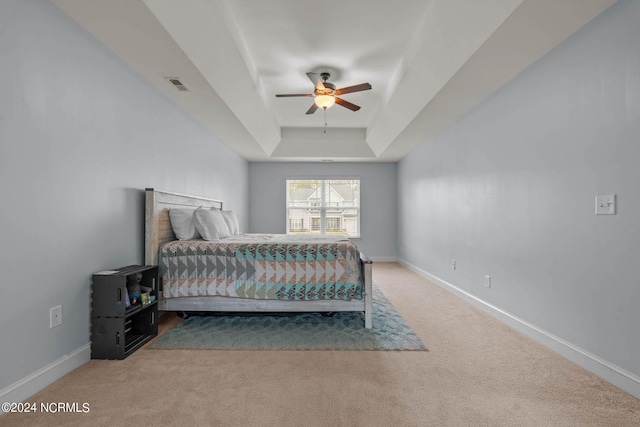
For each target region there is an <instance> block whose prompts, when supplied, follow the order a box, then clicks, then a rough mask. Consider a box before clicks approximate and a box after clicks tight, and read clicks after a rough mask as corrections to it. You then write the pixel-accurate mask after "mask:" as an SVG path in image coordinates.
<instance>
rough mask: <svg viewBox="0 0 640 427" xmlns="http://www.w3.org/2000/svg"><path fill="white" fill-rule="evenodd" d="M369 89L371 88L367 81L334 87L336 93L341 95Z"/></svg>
mask: <svg viewBox="0 0 640 427" xmlns="http://www.w3.org/2000/svg"><path fill="white" fill-rule="evenodd" d="M369 89H371V85H370V84H369V83H360V84H359V85H354V86H347V87H343V88H340V89H336V95H343V94H345V93H352V92H360V91H363V90H369Z"/></svg>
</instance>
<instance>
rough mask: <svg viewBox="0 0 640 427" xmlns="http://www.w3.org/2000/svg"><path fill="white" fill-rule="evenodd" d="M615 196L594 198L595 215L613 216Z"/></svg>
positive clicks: (614, 212)
mask: <svg viewBox="0 0 640 427" xmlns="http://www.w3.org/2000/svg"><path fill="white" fill-rule="evenodd" d="M615 214H616V195H615V194H609V195H606V196H596V215H615Z"/></svg>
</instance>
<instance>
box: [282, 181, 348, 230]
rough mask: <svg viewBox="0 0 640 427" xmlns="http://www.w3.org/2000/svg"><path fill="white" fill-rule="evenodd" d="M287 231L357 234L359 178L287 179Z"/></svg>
mask: <svg viewBox="0 0 640 427" xmlns="http://www.w3.org/2000/svg"><path fill="white" fill-rule="evenodd" d="M287 234H338V235H344V236H349V237H359V236H360V180H359V179H288V180H287Z"/></svg>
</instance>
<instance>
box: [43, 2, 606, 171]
mask: <svg viewBox="0 0 640 427" xmlns="http://www.w3.org/2000/svg"><path fill="white" fill-rule="evenodd" d="M53 2H54V3H55V4H56V5H58V6H59V7H60V8H61V9H62V10H64V11H65V12H66V13H67V14H69V15H70V16H71V17H72V18H73V19H74V20H76V21H77V22H78V23H79V24H80V25H82V26H83V27H84V28H85V29H86V30H88V31H89V32H90V33H91V34H93V35H94V36H95V37H96V38H97V39H98V40H100V41H102V42H103V43H104V44H105V45H106V46H108V47H109V48H110V49H111V50H113V51H114V52H115V53H116V54H118V55H119V56H120V57H122V58H123V59H124V60H125V61H127V62H128V63H129V64H130V65H131V66H132V67H133V68H134V69H136V70H137V71H138V72H139V73H141V74H142V75H143V76H144V77H145V78H146V79H148V80H149V81H150V82H151V83H152V84H154V85H155V86H157V87H158V88H159V89H160V90H161V91H163V92H164V93H165V94H166V95H167V96H168V97H170V98H171V99H173V100H174V101H175V102H176V103H177V104H178V105H180V106H181V107H182V108H183V109H184V110H185V111H187V112H188V113H189V114H191V115H192V116H193V117H194V118H195V119H196V120H198V121H199V122H201V123H202V124H204V125H205V126H207V127H208V128H210V129H211V131H212V132H213V133H214V134H215V135H216V136H217V137H219V138H220V139H221V140H222V141H223V142H224V143H226V144H228V145H229V146H231V147H232V148H233V149H235V150H236V151H237V152H238V153H239V154H240V155H242V156H244V157H245V158H247V159H248V160H251V161H270V160H273V161H287V160H295V161H301V160H302V161H304V160H312V161H317V160H321V159H323V160H326V159H331V160H335V161H396V160H399V159H401V158H402V157H404V156H405V155H406V154H407V153H409V152H410V151H411V150H412V149H414V148H415V147H416V146H417V145H418V144H420V142H422V141H424V140H425V139H426V138H428V137H429V136H430V135H432V134H434V133H435V132H437V131H439V130H440V129H442V128H443V127H444V126H446V125H447V124H449V123H451V122H452V121H453V120H455V118H456V117H459V116H460V115H462V114H464V113H465V112H466V111H468V110H469V109H470V108H471V107H473V106H474V105H476V104H477V103H478V102H479V101H480V100H482V99H483V98H484V97H485V96H487V95H488V94H489V93H491V92H492V91H494V90H495V89H497V88H498V87H500V86H501V85H502V84H504V83H505V82H506V81H508V80H509V79H510V78H512V77H513V76H514V75H516V74H517V73H518V72H520V71H522V70H523V69H524V68H526V67H527V66H528V65H530V64H531V63H532V62H534V61H535V60H536V59H538V58H539V57H540V56H542V55H543V54H544V53H545V52H547V51H548V50H550V49H551V48H553V47H554V46H556V45H557V44H558V43H560V42H561V41H562V40H564V39H565V38H566V37H568V36H569V35H571V34H572V33H574V32H575V31H576V30H578V29H579V28H580V27H582V26H583V25H584V24H586V23H587V22H589V21H590V20H591V19H593V18H594V17H595V16H597V15H598V14H600V13H601V12H602V11H603V10H605V9H606V8H607V7H609V6H610V5H611V4H613V3H614V0H563V1H557V0H483V1H468V0H403V1H402V2H390V1H371V0H340V1H338V0H325V1H323V2H318V1H310V0H270V1H260V2H258V1H255V0H185V1H175V0H110V1H104V0H53ZM400 6H401V7H400ZM307 72H318V73H320V72H329V73H330V74H331V78H330V80H329V81H330V82H332V83H334V84H335V85H336V86H337V87H344V86H351V85H354V84H359V83H363V82H369V83H371V85H372V87H373V88H372V90H369V91H366V92H358V93H351V94H346V95H344V96H343V98H344V99H345V100H347V101H349V102H352V103H355V104H357V105H359V106H361V107H362V108H361V109H360V110H359V111H357V112H352V111H350V110H348V109H346V108H343V107H341V106H339V105H334V106H333V107H331V108H329V109H327V111H326V126H325V115H324V114H323V111H322V110H321V109H319V110H318V111H317V112H316V113H315V114H313V115H306V114H305V112H306V111H307V109H308V108H309V107H310V106H311V103H312V102H313V98H306V97H299V98H276V97H275V94H277V93H311V92H312V91H313V84H312V83H311V81H310V80H309V79H308V78H307V76H306V74H305V73H307ZM168 78H179V80H180V81H181V82H182V83H183V84H184V86H185V87H186V88H187V89H188V91H180V90H178V89H177V88H176V87H175V86H174V85H173V84H171V82H170V81H169V80H168Z"/></svg>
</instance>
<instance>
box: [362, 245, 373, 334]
mask: <svg viewBox="0 0 640 427" xmlns="http://www.w3.org/2000/svg"><path fill="white" fill-rule="evenodd" d="M362 263H363V264H364V269H363V270H364V271H363V273H364V327H365V328H366V329H371V328H372V327H373V279H372V277H371V275H372V267H373V262H372V261H371V260H370V259H369V258H366V257H362Z"/></svg>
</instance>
